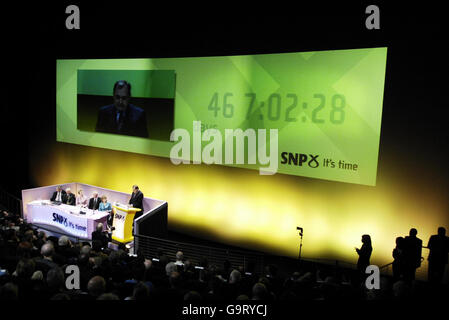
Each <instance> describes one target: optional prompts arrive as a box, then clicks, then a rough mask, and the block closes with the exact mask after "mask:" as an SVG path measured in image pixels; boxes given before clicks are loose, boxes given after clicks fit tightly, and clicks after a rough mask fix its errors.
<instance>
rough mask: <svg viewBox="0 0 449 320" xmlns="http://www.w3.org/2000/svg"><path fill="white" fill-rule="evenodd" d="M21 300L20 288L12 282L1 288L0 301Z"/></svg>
mask: <svg viewBox="0 0 449 320" xmlns="http://www.w3.org/2000/svg"><path fill="white" fill-rule="evenodd" d="M18 298H19V288H18V287H17V285H15V284H14V283H12V282H8V283H6V284H4V285H3V286H2V287H0V301H15V300H18Z"/></svg>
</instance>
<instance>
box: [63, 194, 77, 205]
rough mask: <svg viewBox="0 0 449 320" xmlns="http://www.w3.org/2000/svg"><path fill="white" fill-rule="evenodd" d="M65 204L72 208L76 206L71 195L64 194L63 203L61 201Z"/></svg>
mask: <svg viewBox="0 0 449 320" xmlns="http://www.w3.org/2000/svg"><path fill="white" fill-rule="evenodd" d="M63 202H64V203H65V204H68V205H69V206H74V205H75V204H76V198H75V195H74V194H73V193H70V194H66V198H65V201H63Z"/></svg>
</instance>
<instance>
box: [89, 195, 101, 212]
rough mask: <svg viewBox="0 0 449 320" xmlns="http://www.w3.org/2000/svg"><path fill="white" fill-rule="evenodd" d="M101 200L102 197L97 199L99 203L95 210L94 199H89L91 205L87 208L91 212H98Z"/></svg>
mask: <svg viewBox="0 0 449 320" xmlns="http://www.w3.org/2000/svg"><path fill="white" fill-rule="evenodd" d="M100 202H101V199H100V197H97V203H96V204H95V208H94V198H90V199H89V205H88V206H87V207H88V208H89V209H91V210H98V207H99V206H100Z"/></svg>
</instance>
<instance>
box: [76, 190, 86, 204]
mask: <svg viewBox="0 0 449 320" xmlns="http://www.w3.org/2000/svg"><path fill="white" fill-rule="evenodd" d="M87 201H89V199H87V197H86V196H85V195H84V193H83V189H79V190H78V197H77V198H76V205H77V206H79V207H87Z"/></svg>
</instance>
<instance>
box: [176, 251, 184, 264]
mask: <svg viewBox="0 0 449 320" xmlns="http://www.w3.org/2000/svg"><path fill="white" fill-rule="evenodd" d="M182 260H184V253H182V251H178V252H176V261H180V262H182Z"/></svg>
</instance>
